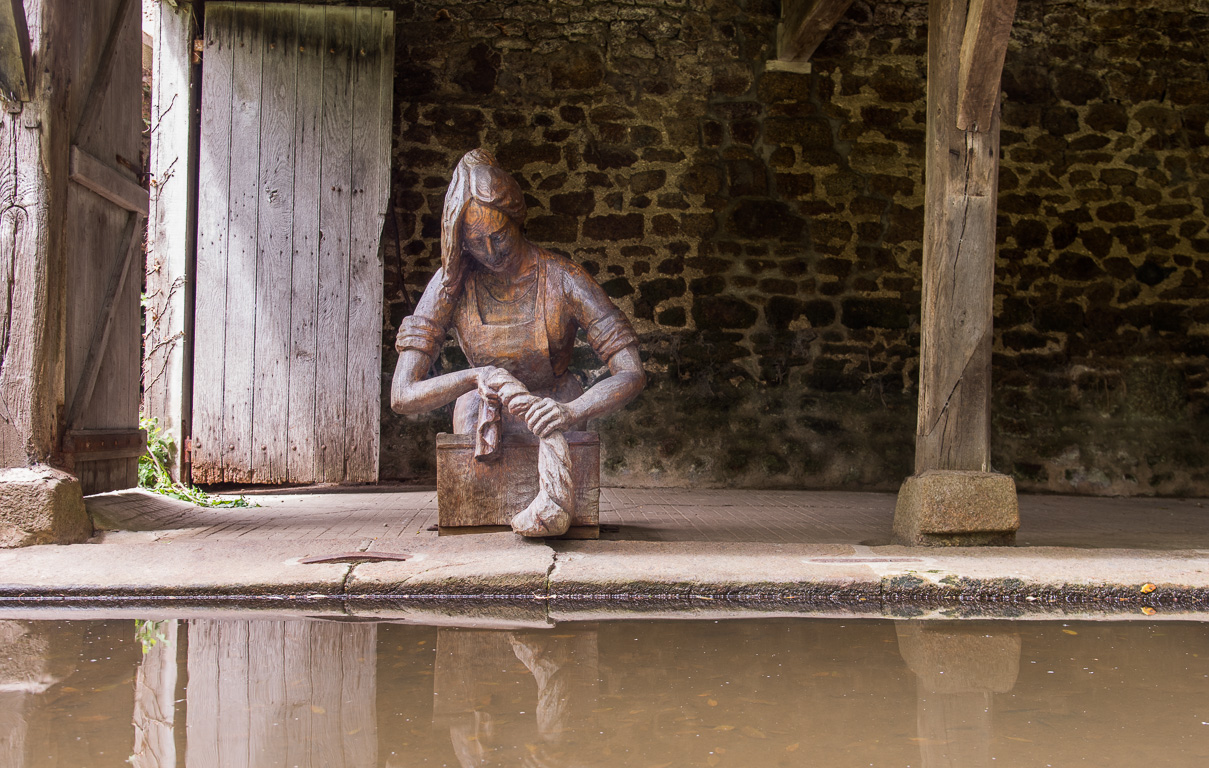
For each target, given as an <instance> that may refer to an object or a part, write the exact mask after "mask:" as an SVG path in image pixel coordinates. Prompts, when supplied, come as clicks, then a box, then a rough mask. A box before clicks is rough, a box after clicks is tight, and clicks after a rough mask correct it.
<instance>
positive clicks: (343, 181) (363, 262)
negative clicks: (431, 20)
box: [192, 3, 394, 483]
mask: <svg viewBox="0 0 1209 768" xmlns="http://www.w3.org/2000/svg"><path fill="white" fill-rule="evenodd" d="M393 67H394V14H393V12H392V11H388V10H383V9H380V8H332V7H323V6H307V5H299V4H295V3H207V4H206V18H205V45H204V52H203V59H202V101H201V136H200V156H199V169H198V175H199V191H198V233H197V282H196V305H195V323H196V336H195V346H194V366H193V370H194V374H193V463H192V476H193V479H194V481H195V482H202V483H216V482H252V483H284V482H294V483H305V482H365V481H373V480H376V479H377V476H378V442H379V429H380V426H379V419H380V402H381V368H382V361H381V355H382V352H381V339H382V262H381V257H380V255H379V252H378V242H379V237H380V234H381V231H382V223H383V221H384V219H385V211H386V200H387V194H388V191H389V171H390V138H391V89H392V75H393Z"/></svg>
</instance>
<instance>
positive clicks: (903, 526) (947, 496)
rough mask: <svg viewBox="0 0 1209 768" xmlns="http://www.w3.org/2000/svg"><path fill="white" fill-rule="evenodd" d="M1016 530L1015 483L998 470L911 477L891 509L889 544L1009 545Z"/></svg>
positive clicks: (926, 474)
mask: <svg viewBox="0 0 1209 768" xmlns="http://www.w3.org/2000/svg"><path fill="white" fill-rule="evenodd" d="M1019 527H1020V512H1019V509H1018V508H1017V505H1016V483H1015V482H1013V481H1012V478H1010V477H1008V476H1007V475H1001V474H999V473H997V472H967V471H960V470H928V471H927V472H922V473H920V474H918V475H912V476H911V477H908V478H907V479H906V481H905V482H903V485H902V488H900V489H899V491H898V504H897V505H896V506H895V508H894V541H895V543H897V544H906V545H909V546H933V547H968V546H984V545H1002V546H1010V545H1012V544H1015V543H1016V530H1017V529H1018V528H1019Z"/></svg>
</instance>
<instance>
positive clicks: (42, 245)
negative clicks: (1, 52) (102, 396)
mask: <svg viewBox="0 0 1209 768" xmlns="http://www.w3.org/2000/svg"><path fill="white" fill-rule="evenodd" d="M54 10H55V8H54V7H50V6H47V5H46V4H45V3H43V2H32V3H26V4H25V12H26V16H27V20H28V22H29V33H30V38H31V40H32V46H33V48H34V49H35V50H36V51H37V52H38V53H39V54H42V55H43V56H46V57H47V58H49V61H44V62H43V66H44V67H46V68H47V69H48V71H47V72H45V73H42V74H41V75H40V76H39V77H38V78H36V79H35V81H34V83H33V84H31V87H30V90H31V91H32V94H31V96H32V98H31V100H30V101H26V102H23V103H20V104H17V103H6V104H5V105H4V107H5V108H4V110H3V112H0V156H2V158H3V159H2V161H0V176H3V178H4V179H6V183H5V184H3V185H2V186H0V301H3V302H4V305H3V307H0V465H2V466H5V467H25V466H28V465H30V464H35V463H41V462H49V461H50V460H51V453H52V451H53V450H54V448H55V442H56V438H57V433H56V419H57V417H58V413H57V408H58V405H57V404H58V403H60V402H62V400H63V370H62V361H63V323H64V320H63V317H64V315H63V313H64V309H65V304H64V286H65V280H66V276H65V272H66V264H65V252H64V248H63V240H62V237H61V235H60V229H61V227H59V226H56V225H55V222H57V221H62V217H63V216H64V215H65V203H66V198H67V191H66V188H67V156H68V148H69V146H70V143H69V131H68V130H67V127H66V123H67V114H66V100H65V98H64V97H63V95H62V93H61V92H58V88H59V86H60V85H62V83H60V82H58V81H59V79H60V78H61V77H62V75H61V73H60V72H59V71H58V70H56V69H55V68H54V67H55V66H56V65H57V64H58V60H57V59H56V58H55V57H53V56H49V53H48V52H45V45H44V42H43V41H44V39H45V38H47V37H49V36H50V34H51V33H52V32H53V33H62V31H63V29H65V28H66V27H67V25H66V24H65V23H64V22H63V20H62V19H61V18H60V17H58V16H57V15H56V14H55V13H54ZM52 82H53V86H52Z"/></svg>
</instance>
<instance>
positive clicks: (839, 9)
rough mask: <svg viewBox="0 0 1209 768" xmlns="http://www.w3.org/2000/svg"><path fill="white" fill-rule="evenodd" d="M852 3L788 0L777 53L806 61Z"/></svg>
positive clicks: (833, 0) (780, 55)
mask: <svg viewBox="0 0 1209 768" xmlns="http://www.w3.org/2000/svg"><path fill="white" fill-rule="evenodd" d="M850 5H852V0H784V2H783V4H782V9H783V10H782V19H781V29H780V30H779V32H778V40H777V51H778V53H779V58H781V59H782V60H785V61H806V60H808V59H809V58H810V57H811V56H812V55H814V51H815V49H816V48H818V47H819V44H820V43H822V42H823V38H825V37H826V36H827V33H828V32H830V31H831V28H832V27H834V26H835V24H836V22H837V21H839V20H840V19H841V18H842V17H843V16H844V13H845V12H846V11H847V10H848V7H849V6H850Z"/></svg>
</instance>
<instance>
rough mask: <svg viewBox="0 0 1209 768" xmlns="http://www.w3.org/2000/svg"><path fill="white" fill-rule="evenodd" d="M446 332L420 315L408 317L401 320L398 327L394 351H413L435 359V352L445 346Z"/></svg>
mask: <svg viewBox="0 0 1209 768" xmlns="http://www.w3.org/2000/svg"><path fill="white" fill-rule="evenodd" d="M445 334H446V331H445V329H444V328H443V327H441V326H440V325H438V324H437V323H435V322H433V321H432V320H429V319H428V318H427V317H422V316H421V315H410V316H408V317H405V318H403V323H402V324H401V325H400V326H399V335H398V336H397V337H396V338H395V349H396V350H398V351H399V352H405V351H406V350H409V349H414V350H416V351H417V352H422V353H424V354H425V355H428V356H429V357H430V358H431V357H436V354H437V352H439V351H440V350H441V347H442V346H443V345H444V344H445Z"/></svg>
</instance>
